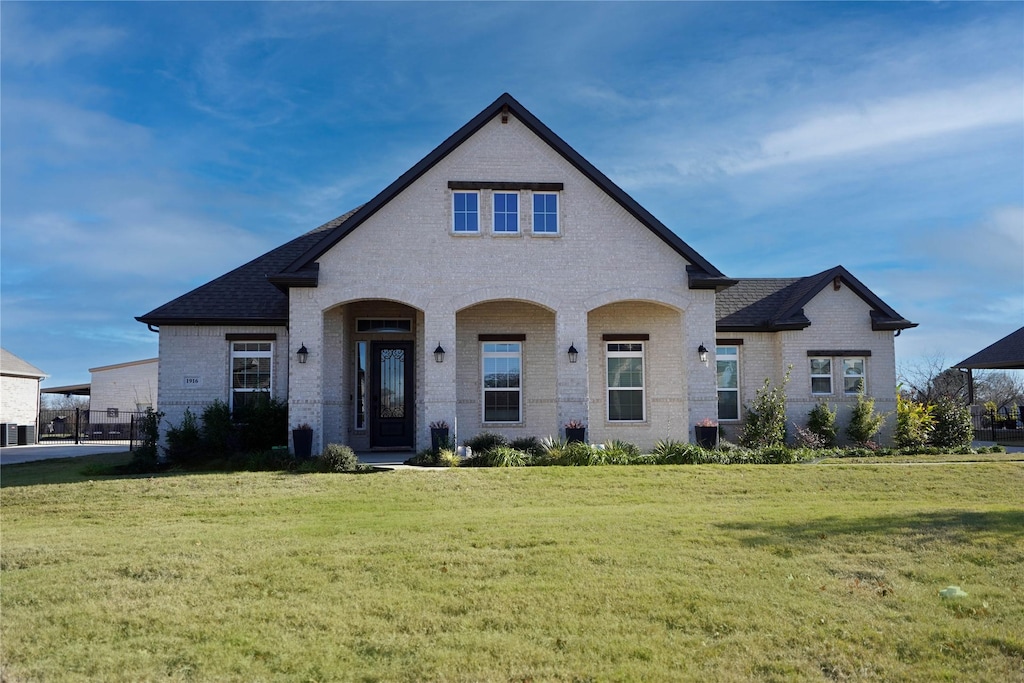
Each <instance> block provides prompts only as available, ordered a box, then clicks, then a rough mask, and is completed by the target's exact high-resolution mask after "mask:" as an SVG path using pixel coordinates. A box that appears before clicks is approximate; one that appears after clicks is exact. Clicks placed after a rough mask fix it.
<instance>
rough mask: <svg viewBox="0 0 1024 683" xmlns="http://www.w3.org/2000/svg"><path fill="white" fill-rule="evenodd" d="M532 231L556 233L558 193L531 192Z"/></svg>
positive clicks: (548, 233)
mask: <svg viewBox="0 0 1024 683" xmlns="http://www.w3.org/2000/svg"><path fill="white" fill-rule="evenodd" d="M533 231H534V232H535V233H540V234H547V235H554V234H557V233H558V195H557V194H554V193H549V192H534V193H533Z"/></svg>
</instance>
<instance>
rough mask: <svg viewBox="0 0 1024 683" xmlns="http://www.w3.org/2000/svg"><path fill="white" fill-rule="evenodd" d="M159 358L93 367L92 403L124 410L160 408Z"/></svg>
mask: <svg viewBox="0 0 1024 683" xmlns="http://www.w3.org/2000/svg"><path fill="white" fill-rule="evenodd" d="M159 364H160V363H159V360H158V359H156V358H151V359H148V360H143V361H136V362H134V363H121V364H119V365H108V366H106V367H102V368H91V369H90V370H89V372H90V373H91V381H90V398H89V407H90V408H91V409H92V410H98V411H107V410H110V409H111V408H114V409H117V410H118V411H121V412H131V411H135V410H145V409H146V408H147V407H152V408H158V407H159V406H158V401H157V383H158V376H159Z"/></svg>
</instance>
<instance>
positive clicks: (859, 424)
mask: <svg viewBox="0 0 1024 683" xmlns="http://www.w3.org/2000/svg"><path fill="white" fill-rule="evenodd" d="M883 423H885V415H884V414H880V413H876V412H875V399H873V398H868V397H867V396H865V395H864V392H861V393H859V394H857V404H856V405H855V406H853V412H852V413H851V415H850V424H848V425H847V426H846V434H847V435H848V436H849V437H850V439H851V440H852V441H853V442H854V443H855V444H858V445H860V446H868V447H870V446H871V445H874V446H875V448H877V444H872V442H871V437H873V436H874V435H875V434H877V433H878V430H880V429H881V428H882V424H883Z"/></svg>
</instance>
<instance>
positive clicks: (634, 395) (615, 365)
mask: <svg viewBox="0 0 1024 683" xmlns="http://www.w3.org/2000/svg"><path fill="white" fill-rule="evenodd" d="M607 358H608V420H609V421H610V422H642V421H643V419H644V344H643V342H610V343H608V346H607Z"/></svg>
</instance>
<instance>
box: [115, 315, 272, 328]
mask: <svg viewBox="0 0 1024 683" xmlns="http://www.w3.org/2000/svg"><path fill="white" fill-rule="evenodd" d="M135 319H136V320H138V321H139V322H140V323H143V324H146V325H155V326H157V327H161V326H164V325H167V326H175V325H177V326H181V327H194V326H201V325H222V326H224V327H244V326H247V325H248V326H253V327H287V326H288V318H227V317H225V318H217V317H209V318H202V317H182V318H175V317H170V316H168V317H162V316H154V317H150V316H145V315H143V316H138V317H136V318H135Z"/></svg>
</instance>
